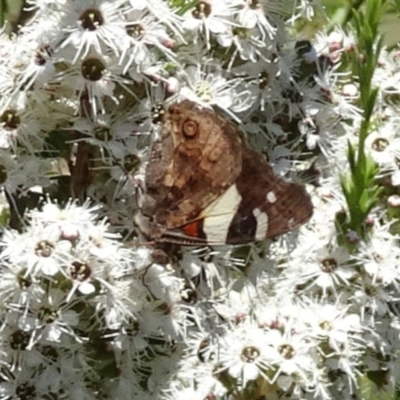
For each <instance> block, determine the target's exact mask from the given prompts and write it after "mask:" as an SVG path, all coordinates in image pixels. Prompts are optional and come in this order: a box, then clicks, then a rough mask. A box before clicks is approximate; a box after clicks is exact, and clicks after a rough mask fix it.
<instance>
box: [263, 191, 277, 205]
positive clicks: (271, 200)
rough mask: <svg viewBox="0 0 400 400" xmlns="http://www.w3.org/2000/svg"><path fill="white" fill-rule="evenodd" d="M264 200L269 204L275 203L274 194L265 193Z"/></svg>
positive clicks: (271, 192)
mask: <svg viewBox="0 0 400 400" xmlns="http://www.w3.org/2000/svg"><path fill="white" fill-rule="evenodd" d="M265 199H266V200H267V201H268V202H269V203H275V202H276V200H277V199H276V195H275V192H273V191H272V190H271V191H270V192H268V193H267V195H266V196H265Z"/></svg>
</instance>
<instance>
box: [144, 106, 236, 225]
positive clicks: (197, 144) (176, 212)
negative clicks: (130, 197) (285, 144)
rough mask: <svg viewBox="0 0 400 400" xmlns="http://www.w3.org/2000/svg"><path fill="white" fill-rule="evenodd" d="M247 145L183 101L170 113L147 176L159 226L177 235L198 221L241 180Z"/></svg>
mask: <svg viewBox="0 0 400 400" xmlns="http://www.w3.org/2000/svg"><path fill="white" fill-rule="evenodd" d="M242 150H243V139H242V135H241V134H240V132H238V129H237V127H236V126H235V125H234V124H232V123H230V122H228V121H227V120H226V119H223V118H222V117H220V116H219V115H218V114H216V113H215V112H214V111H213V110H209V109H205V108H200V107H199V106H198V105H196V104H195V103H193V102H190V101H184V102H181V103H177V104H175V105H173V106H171V107H170V108H169V110H168V111H167V112H166V113H165V115H164V117H163V122H162V134H161V138H160V139H159V140H158V141H157V142H155V144H154V146H153V149H152V152H151V156H150V161H149V165H148V168H147V171H146V186H147V192H148V194H149V195H150V196H151V197H152V198H153V199H154V200H155V206H154V215H155V222H156V223H157V224H159V225H162V226H164V227H165V228H167V229H173V228H176V227H179V226H182V225H184V224H185V223H188V222H189V221H192V220H193V219H195V218H196V217H197V216H198V215H199V214H200V213H201V211H202V210H204V209H205V208H206V207H207V205H208V204H210V203H211V202H212V201H213V200H214V199H216V198H217V197H218V196H220V195H221V194H222V193H223V192H224V191H225V190H227V188H228V187H229V186H230V185H231V184H232V183H233V182H234V181H235V180H236V179H237V177H238V176H239V174H240V172H241V167H242Z"/></svg>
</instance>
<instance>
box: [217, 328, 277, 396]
mask: <svg viewBox="0 0 400 400" xmlns="http://www.w3.org/2000/svg"><path fill="white" fill-rule="evenodd" d="M220 346H221V348H220V349H219V351H220V354H219V362H220V364H221V370H227V372H228V374H229V375H230V376H232V377H233V378H235V379H236V380H237V385H238V386H239V387H243V388H244V387H246V385H247V383H248V382H249V381H254V380H255V379H257V378H258V377H259V376H262V377H264V379H267V376H266V371H267V370H269V369H270V367H271V357H270V352H271V350H272V348H271V345H270V343H269V342H268V339H267V334H266V332H265V331H264V330H262V329H260V328H259V327H258V326H257V325H255V324H254V323H251V322H247V321H245V322H243V323H241V324H240V325H239V326H237V327H235V328H234V329H233V330H231V331H229V332H228V333H227V334H226V335H225V336H224V338H223V339H221V340H220Z"/></svg>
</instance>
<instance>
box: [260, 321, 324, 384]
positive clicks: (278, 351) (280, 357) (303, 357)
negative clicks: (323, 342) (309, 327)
mask: <svg viewBox="0 0 400 400" xmlns="http://www.w3.org/2000/svg"><path fill="white" fill-rule="evenodd" d="M287 326H291V324H290V323H288V325H287ZM293 326H295V324H294V325H293ZM289 330H290V329H285V332H281V330H278V329H271V330H269V331H268V332H266V333H265V343H266V344H267V346H268V347H269V348H268V352H267V360H268V362H269V363H270V365H272V366H273V367H274V369H275V374H274V378H273V381H276V382H277V384H278V385H279V386H281V385H283V384H284V382H283V381H280V380H279V378H282V377H285V382H286V383H285V384H284V386H283V388H285V386H286V387H287V383H288V382H287V380H288V379H289V380H291V381H292V382H293V383H294V382H295V380H296V379H299V381H301V382H302V384H303V385H304V386H307V385H310V384H311V383H312V382H313V381H314V371H315V370H317V365H316V361H315V354H314V353H315V345H316V343H315V341H314V340H312V339H311V338H310V336H309V335H307V334H296V333H294V334H291V333H290V332H289Z"/></svg>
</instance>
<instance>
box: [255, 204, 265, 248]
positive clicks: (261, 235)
mask: <svg viewBox="0 0 400 400" xmlns="http://www.w3.org/2000/svg"><path fill="white" fill-rule="evenodd" d="M253 215H254V216H255V218H256V220H257V229H256V234H255V240H263V239H265V237H266V236H267V231H268V215H267V214H266V213H265V212H263V211H261V210H260V209H259V208H255V209H254V210H253Z"/></svg>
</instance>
